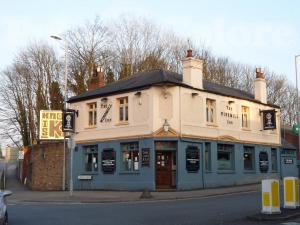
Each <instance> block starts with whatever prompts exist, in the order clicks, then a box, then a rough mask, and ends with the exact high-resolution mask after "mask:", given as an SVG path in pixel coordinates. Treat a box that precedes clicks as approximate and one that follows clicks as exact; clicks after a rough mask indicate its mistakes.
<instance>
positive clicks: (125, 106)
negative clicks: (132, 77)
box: [117, 96, 129, 124]
mask: <svg viewBox="0 0 300 225" xmlns="http://www.w3.org/2000/svg"><path fill="white" fill-rule="evenodd" d="M121 101H124V102H123V103H121ZM117 102H118V107H117V109H118V112H117V115H118V123H119V124H128V121H129V98H128V96H125V97H120V98H117ZM121 109H122V111H123V113H122V120H121Z"/></svg>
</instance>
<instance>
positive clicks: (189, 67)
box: [182, 49, 203, 89]
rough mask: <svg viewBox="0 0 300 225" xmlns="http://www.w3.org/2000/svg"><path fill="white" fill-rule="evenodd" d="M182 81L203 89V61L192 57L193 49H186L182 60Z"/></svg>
mask: <svg viewBox="0 0 300 225" xmlns="http://www.w3.org/2000/svg"><path fill="white" fill-rule="evenodd" d="M182 66H183V82H184V83H186V84H188V85H190V86H192V87H195V88H199V89H203V61H202V60H200V59H195V58H194V57H193V51H192V50H191V49H189V50H187V56H186V58H185V59H183V60H182Z"/></svg>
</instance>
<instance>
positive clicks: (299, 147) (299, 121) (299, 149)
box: [295, 55, 300, 154]
mask: <svg viewBox="0 0 300 225" xmlns="http://www.w3.org/2000/svg"><path fill="white" fill-rule="evenodd" d="M299 56H300V55H295V73H296V90H297V123H298V154H299V151H300V130H299V124H300V115H299V90H298V73H297V58H298V57H299Z"/></svg>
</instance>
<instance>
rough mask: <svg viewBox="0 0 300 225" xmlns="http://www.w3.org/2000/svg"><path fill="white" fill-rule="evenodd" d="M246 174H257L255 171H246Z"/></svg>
mask: <svg viewBox="0 0 300 225" xmlns="http://www.w3.org/2000/svg"><path fill="white" fill-rule="evenodd" d="M244 173H250V174H254V173H256V171H255V170H244Z"/></svg>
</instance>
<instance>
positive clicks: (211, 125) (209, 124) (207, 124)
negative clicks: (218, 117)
mask: <svg viewBox="0 0 300 225" xmlns="http://www.w3.org/2000/svg"><path fill="white" fill-rule="evenodd" d="M206 126H208V127H218V125H217V124H215V123H206Z"/></svg>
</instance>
